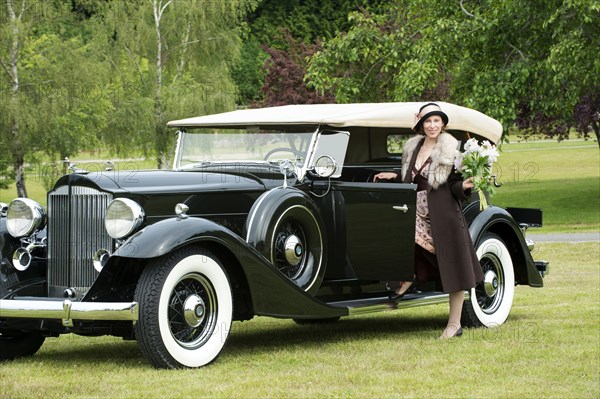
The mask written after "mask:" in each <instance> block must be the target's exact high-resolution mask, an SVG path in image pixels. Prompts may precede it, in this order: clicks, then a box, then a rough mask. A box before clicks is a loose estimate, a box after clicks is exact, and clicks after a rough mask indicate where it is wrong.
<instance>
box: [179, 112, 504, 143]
mask: <svg viewBox="0 0 600 399" xmlns="http://www.w3.org/2000/svg"><path fill="white" fill-rule="evenodd" d="M423 104H425V103H417V102H405V103H365V104H299V105H284V106H280V107H268V108H257V109H244V110H238V111H232V112H225V113H221V114H214V115H206V116H198V117H194V118H187V119H180V120H176V121H171V122H169V123H168V126H169V127H180V128H182V127H212V128H233V127H241V126H249V125H256V126H269V125H273V126H281V125H328V126H331V127H334V128H343V127H351V126H357V127H386V128H408V129H410V128H411V127H412V126H413V125H414V123H415V114H416V113H417V112H418V111H419V108H420V107H421V105H423ZM437 104H438V105H439V106H440V107H441V108H442V111H444V112H445V113H446V114H447V115H448V119H449V123H448V129H449V130H462V131H466V132H470V133H474V134H477V135H480V136H482V137H484V138H486V139H488V140H490V141H492V142H493V143H498V141H499V140H500V137H501V136H502V125H501V124H500V122H498V121H497V120H495V119H493V118H490V117H489V116H487V115H485V114H482V113H481V112H479V111H475V110H473V109H470V108H466V107H461V106H459V105H454V104H450V103H445V102H437Z"/></svg>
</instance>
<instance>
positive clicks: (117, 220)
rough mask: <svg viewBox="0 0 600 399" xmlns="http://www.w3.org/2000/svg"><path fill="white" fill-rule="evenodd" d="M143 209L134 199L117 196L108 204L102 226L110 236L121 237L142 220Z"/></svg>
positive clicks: (133, 229)
mask: <svg viewBox="0 0 600 399" xmlns="http://www.w3.org/2000/svg"><path fill="white" fill-rule="evenodd" d="M144 216H145V214H144V210H143V209H142V207H141V206H140V205H139V204H138V203H137V202H135V201H132V200H130V199H128V198H117V199H114V200H112V202H111V203H110V204H108V208H107V209H106V216H105V217H104V227H105V228H106V231H107V232H108V235H110V236H111V237H112V238H116V239H119V238H123V237H127V236H128V235H129V234H131V233H132V232H134V231H135V229H137V228H138V227H140V225H141V224H142V222H143V221H144Z"/></svg>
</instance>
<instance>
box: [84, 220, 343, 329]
mask: <svg viewBox="0 0 600 399" xmlns="http://www.w3.org/2000/svg"><path fill="white" fill-rule="evenodd" d="M197 243H200V244H207V245H208V246H210V247H211V248H217V247H218V248H220V250H221V251H227V252H228V254H229V255H230V256H231V257H233V258H234V259H235V262H229V263H226V264H225V268H226V269H228V272H232V271H233V270H232V269H233V268H236V267H239V268H240V269H241V271H242V273H243V274H244V276H245V280H246V281H247V285H248V289H249V291H250V296H251V298H252V300H251V302H252V306H253V312H254V314H256V315H262V316H272V317H294V318H296V317H298V318H302V317H319V318H333V317H340V316H346V315H348V312H347V309H341V308H334V307H331V306H328V305H326V304H325V303H323V302H321V301H319V300H317V299H316V298H314V297H313V296H312V295H309V294H308V293H306V292H304V291H303V290H301V289H300V288H298V287H297V286H296V285H295V284H293V283H292V282H291V281H290V280H289V279H288V278H286V277H285V276H284V275H283V274H282V273H281V272H279V270H277V269H276V268H275V267H273V265H272V264H271V263H270V262H269V261H267V259H266V258H265V257H264V256H262V255H261V254H260V253H259V252H258V251H257V250H256V249H255V248H254V247H252V246H251V245H249V244H248V243H247V242H246V241H244V240H243V239H242V238H241V237H240V236H238V235H237V234H235V233H234V232H232V231H231V230H229V229H227V228H226V227H224V226H221V225H219V224H217V223H215V222H212V221H210V220H208V219H203V218H194V217H188V218H171V219H165V220H162V221H160V222H157V223H154V224H152V225H150V226H148V227H146V228H145V229H143V230H141V231H139V232H138V233H136V234H134V235H133V236H132V237H131V238H130V239H129V240H127V241H126V242H125V243H124V244H123V245H122V246H121V247H119V249H118V250H117V251H115V253H114V254H113V255H112V256H111V258H110V259H109V261H108V263H107V264H106V266H105V267H104V269H103V270H102V273H101V274H100V276H99V278H98V279H97V280H96V282H95V283H94V286H93V287H92V288H91V289H90V292H89V293H88V298H93V297H94V296H96V295H98V294H99V293H101V292H102V291H103V290H104V288H103V287H111V286H113V287H114V283H115V281H118V280H120V279H123V278H122V275H123V273H125V271H124V269H127V265H128V264H132V265H133V264H140V263H141V264H144V263H147V261H149V260H150V259H153V258H157V257H160V256H163V255H166V254H168V253H170V252H172V251H175V250H177V249H178V248H181V247H184V246H186V245H189V244H197ZM234 263H235V264H234ZM123 280H129V281H132V280H131V278H129V279H123Z"/></svg>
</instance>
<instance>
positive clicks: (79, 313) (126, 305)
mask: <svg viewBox="0 0 600 399" xmlns="http://www.w3.org/2000/svg"><path fill="white" fill-rule="evenodd" d="M138 307H139V306H138V303H137V302H73V301H71V300H69V299H65V300H63V301H44V300H40V301H38V300H31V301H30V300H12V299H0V318H5V317H6V318H25V319H61V320H62V321H63V325H64V326H67V327H70V326H72V325H73V320H123V321H133V322H134V323H135V322H136V321H137V320H138V313H139V310H138Z"/></svg>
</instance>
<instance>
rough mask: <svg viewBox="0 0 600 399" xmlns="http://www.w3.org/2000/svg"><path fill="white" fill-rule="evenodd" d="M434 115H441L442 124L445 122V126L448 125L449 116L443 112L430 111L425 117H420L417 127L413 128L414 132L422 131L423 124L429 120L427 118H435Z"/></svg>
mask: <svg viewBox="0 0 600 399" xmlns="http://www.w3.org/2000/svg"><path fill="white" fill-rule="evenodd" d="M433 115H439V116H440V117H441V118H442V122H444V126H446V125H448V115H446V114H445V113H444V112H443V111H441V110H433V111H429V112H428V113H426V114H425V115H423V116H422V117H420V118H419V119H418V120H417V122H416V123H415V125H414V126H413V127H412V130H414V131H415V132H419V131H421V127H422V125H423V122H425V121H426V120H427V118H429V117H430V116H433Z"/></svg>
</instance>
